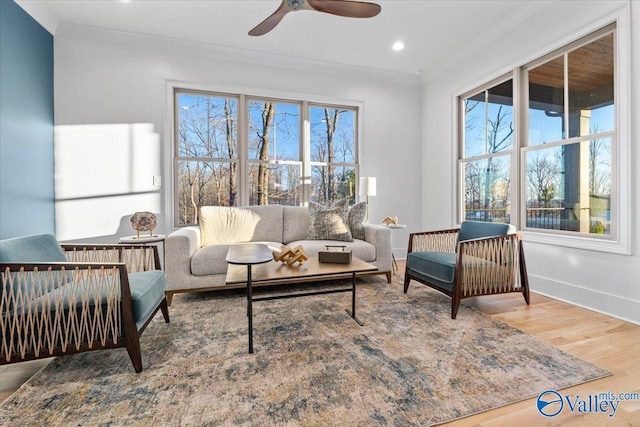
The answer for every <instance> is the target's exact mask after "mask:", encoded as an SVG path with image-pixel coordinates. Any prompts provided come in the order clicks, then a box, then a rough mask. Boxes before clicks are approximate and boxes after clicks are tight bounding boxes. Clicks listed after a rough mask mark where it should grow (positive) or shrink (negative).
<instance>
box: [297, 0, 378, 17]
mask: <svg viewBox="0 0 640 427" xmlns="http://www.w3.org/2000/svg"><path fill="white" fill-rule="evenodd" d="M307 3H309V6H311V7H312V8H313V9H315V10H317V11H320V12H325V13H330V14H332V15H338V16H345V17H347V18H372V17H374V16H376V15H377V14H379V13H380V11H381V10H382V8H381V7H380V5H377V4H375V3H368V2H362V1H350V0H307Z"/></svg>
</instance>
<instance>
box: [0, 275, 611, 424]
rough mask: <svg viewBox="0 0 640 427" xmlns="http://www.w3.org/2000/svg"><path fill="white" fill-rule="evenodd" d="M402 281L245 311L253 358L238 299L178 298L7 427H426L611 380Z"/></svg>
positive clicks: (19, 403)
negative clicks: (136, 336)
mask: <svg viewBox="0 0 640 427" xmlns="http://www.w3.org/2000/svg"><path fill="white" fill-rule="evenodd" d="M399 280H400V278H399V277H398V276H395V280H394V282H393V283H392V284H387V283H386V281H384V280H383V279H381V278H368V279H364V280H361V281H360V282H359V285H358V295H357V296H358V299H357V315H358V317H359V318H360V320H362V321H363V322H364V326H358V325H357V324H356V323H355V322H354V321H353V319H351V318H350V317H349V315H348V314H347V313H346V312H345V308H349V307H350V306H351V295H350V294H349V293H344V294H326V295H322V296H314V297H304V298H295V299H283V300H276V301H262V302H259V303H255V304H254V310H253V311H254V349H255V353H253V354H248V352H247V349H248V342H247V317H246V300H245V299H244V297H243V296H242V295H241V294H238V293H235V294H229V293H227V294H225V295H220V294H213V293H206V294H205V293H203V294H191V295H179V296H176V297H175V298H174V303H173V304H172V306H171V307H170V315H171V323H170V324H165V323H164V321H163V320H162V316H161V315H158V316H156V318H155V319H154V320H153V322H152V323H151V324H150V325H149V327H148V328H147V330H146V331H145V333H144V335H143V337H142V340H141V347H142V357H143V364H144V371H143V372H142V373H140V374H136V373H135V371H134V370H133V366H132V365H131V362H130V360H129V357H128V355H127V352H126V350H124V349H114V350H106V351H96V352H90V353H84V354H76V355H72V356H67V357H59V358H56V359H55V360H54V361H53V362H52V363H51V364H49V365H48V366H46V367H45V368H43V370H41V371H40V372H38V373H37V374H36V375H35V376H34V377H33V378H31V379H30V380H29V381H28V382H27V383H25V384H24V385H23V386H22V387H21V388H20V389H19V390H18V391H16V393H14V394H13V395H12V396H10V397H9V398H8V399H7V400H6V401H5V402H3V403H2V405H0V420H2V423H3V424H4V425H47V426H52V425H101V426H109V425H160V426H165V425H167V426H178V425H185V426H203V425H247V426H269V425H278V426H283V425H284V426H298V425H300V426H327V425H345V426H363V425H371V426H382V425H397V426H408V425H421V426H424V425H433V424H437V423H441V422H445V421H447V420H452V419H456V418H459V417H464V416H468V415H471V414H474V413H477V412H481V411H486V410H490V409H493V408H496V407H500V406H503V405H507V404H509V403H513V402H516V401H520V400H523V399H526V398H529V397H533V396H536V395H538V394H539V393H540V392H542V391H544V390H546V389H555V390H558V389H561V388H564V387H569V386H572V385H576V384H579V383H583V382H586V381H590V380H594V379H597V378H601V377H603V376H607V375H610V373H609V372H608V371H606V370H604V369H600V368H598V367H596V366H594V365H593V364H591V363H588V362H585V361H583V360H581V359H579V358H577V357H575V356H572V355H570V354H568V353H566V352H564V351H561V350H560V349H558V348H555V347H553V346H552V345H550V344H548V343H546V342H544V341H541V340H539V339H536V338H534V337H531V336H529V335H527V334H525V333H523V332H521V331H519V330H517V329H514V328H512V327H510V326H508V325H506V324H504V323H501V322H498V321H496V320H493V319H492V318H491V317H489V316H487V315H485V314H483V313H481V312H479V311H477V310H475V309H473V308H471V307H467V306H465V305H464V304H463V305H461V306H460V310H459V312H458V316H457V319H456V320H452V319H451V318H450V307H451V303H450V300H449V299H448V298H447V297H445V296H443V295H441V294H439V293H437V292H435V291H433V290H430V289H429V288H427V287H426V286H422V285H415V286H412V287H411V288H410V291H409V293H408V294H403V293H402V285H401V283H400V281H399Z"/></svg>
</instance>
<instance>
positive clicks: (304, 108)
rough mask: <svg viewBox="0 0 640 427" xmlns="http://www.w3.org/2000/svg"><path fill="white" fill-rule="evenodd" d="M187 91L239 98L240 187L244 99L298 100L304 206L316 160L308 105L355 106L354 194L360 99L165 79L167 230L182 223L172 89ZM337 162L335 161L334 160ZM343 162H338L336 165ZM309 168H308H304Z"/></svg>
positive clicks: (242, 197) (244, 176) (244, 196)
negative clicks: (178, 213)
mask: <svg viewBox="0 0 640 427" xmlns="http://www.w3.org/2000/svg"><path fill="white" fill-rule="evenodd" d="M176 90H178V91H189V92H202V93H210V94H212V95H214V96H231V97H237V99H238V147H237V150H238V164H239V168H238V174H239V176H238V183H239V188H247V186H248V163H249V158H248V153H247V150H248V146H247V141H248V135H247V132H248V126H247V117H248V116H247V111H246V109H247V100H248V99H261V100H262V99H267V100H272V101H274V102H286V103H299V104H300V105H301V117H300V120H301V131H300V138H301V141H300V144H301V157H302V160H301V162H302V164H303V167H302V169H303V171H302V172H303V174H302V186H303V191H302V195H301V196H302V205H303V206H306V205H307V203H308V201H309V200H310V198H311V164H312V163H313V164H315V163H316V162H311V161H305V160H304V159H306V158H307V157H308V158H310V140H311V136H310V135H311V129H310V122H309V115H308V114H309V107H310V106H327V107H335V108H340V107H344V108H349V109H354V110H356V116H357V118H356V123H355V124H354V125H355V127H356V129H355V153H354V156H355V159H354V160H355V164H345V165H346V166H353V167H354V168H355V171H356V194H358V193H357V190H358V188H357V186H358V183H359V181H360V180H359V176H360V163H361V160H360V159H362V158H363V155H362V153H363V146H364V143H363V141H364V138H363V131H362V129H363V128H364V127H363V120H364V103H363V102H360V101H354V100H348V99H336V98H329V97H323V96H319V95H314V94H301V93H293V92H292V93H289V92H282V91H271V90H267V89H256V88H245V87H223V86H209V85H203V84H197V83H189V82H184V81H176V80H167V81H166V84H165V117H164V123H165V126H164V150H163V168H162V170H163V173H164V179H163V181H164V185H163V186H162V197H163V206H164V212H166V218H164V224H165V228H166V230H176V229H179V228H182V227H184V226H182V225H177V224H176V217H175V215H176V209H175V194H176V188H175V168H174V161H175V160H174V159H175V151H174V150H175V141H174V138H175V125H176V123H175V116H174V112H175V92H176ZM335 165H338V164H335ZM340 165H343V164H339V165H338V166H340ZM307 169H308V170H307ZM248 203H249V194H248V192H247V191H240V192H239V194H238V204H237V206H247V205H248Z"/></svg>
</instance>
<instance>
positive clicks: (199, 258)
mask: <svg viewBox="0 0 640 427" xmlns="http://www.w3.org/2000/svg"><path fill="white" fill-rule="evenodd" d="M257 243H264V244H265V245H267V246H268V247H269V249H270V250H271V251H279V250H280V246H281V245H282V243H280V242H257ZM230 246H232V245H209V246H203V247H202V248H200V249H198V250H197V251H196V252H195V253H194V254H193V256H192V257H191V274H193V275H194V276H208V275H210V274H226V273H227V260H226V258H227V252H229V247H230Z"/></svg>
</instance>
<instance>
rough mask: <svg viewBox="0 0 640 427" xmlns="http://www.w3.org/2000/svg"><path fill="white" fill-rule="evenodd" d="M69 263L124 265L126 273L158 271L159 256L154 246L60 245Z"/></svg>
mask: <svg viewBox="0 0 640 427" xmlns="http://www.w3.org/2000/svg"><path fill="white" fill-rule="evenodd" d="M60 246H62V250H64V251H65V255H66V256H67V259H68V260H69V261H70V262H98V263H99V262H111V263H124V264H125V266H126V267H127V272H129V273H134V272H138V271H150V270H160V269H161V266H160V256H159V253H158V247H157V246H155V245H148V246H147V245H134V244H102V243H62V244H61V245H60Z"/></svg>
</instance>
